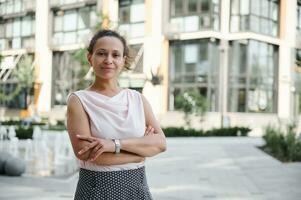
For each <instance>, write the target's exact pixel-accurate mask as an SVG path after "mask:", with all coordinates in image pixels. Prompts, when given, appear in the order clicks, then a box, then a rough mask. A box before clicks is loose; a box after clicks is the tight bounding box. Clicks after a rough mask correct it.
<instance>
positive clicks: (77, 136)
mask: <svg viewBox="0 0 301 200" xmlns="http://www.w3.org/2000/svg"><path fill="white" fill-rule="evenodd" d="M142 100H143V106H144V113H145V121H146V125H147V128H146V130H145V134H144V136H143V137H141V138H126V139H122V140H121V152H120V154H115V153H114V151H115V144H114V143H113V141H112V140H109V139H102V138H95V137H92V136H91V130H90V124H89V116H88V115H87V113H86V112H85V110H84V109H83V106H82V104H81V102H80V100H79V99H78V97H77V96H76V95H73V94H72V95H71V96H70V97H69V99H68V106H67V129H68V133H69V137H70V140H71V143H72V147H73V150H74V153H75V155H76V157H77V158H79V159H80V160H84V161H90V162H92V163H95V164H98V165H119V164H126V163H138V162H142V161H143V160H144V159H145V157H151V156H154V155H157V154H158V153H160V152H163V151H165V150H166V141H165V136H164V133H163V131H162V129H161V128H160V125H159V123H158V122H157V120H156V119H155V117H154V114H153V112H152V109H151V106H150V104H149V103H148V101H147V100H146V98H145V97H144V96H142Z"/></svg>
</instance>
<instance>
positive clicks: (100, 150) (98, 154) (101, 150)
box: [90, 148, 104, 161]
mask: <svg viewBox="0 0 301 200" xmlns="http://www.w3.org/2000/svg"><path fill="white" fill-rule="evenodd" d="M103 152H104V149H103V148H100V149H98V151H97V152H96V154H95V156H94V157H93V158H92V159H90V161H94V160H96V158H97V157H98V156H100V155H101V154H102V153H103Z"/></svg>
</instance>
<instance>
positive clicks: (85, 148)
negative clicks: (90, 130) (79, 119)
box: [78, 141, 98, 155]
mask: <svg viewBox="0 0 301 200" xmlns="http://www.w3.org/2000/svg"><path fill="white" fill-rule="evenodd" d="M97 144H98V142H97V141H94V142H92V143H90V144H89V145H87V146H85V147H84V148H83V149H81V150H80V151H79V152H78V154H79V155H81V154H84V153H86V152H87V151H88V150H89V149H92V148H94V147H95V146H96V145H97Z"/></svg>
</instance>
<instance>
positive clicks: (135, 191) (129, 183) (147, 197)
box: [74, 167, 152, 200]
mask: <svg viewBox="0 0 301 200" xmlns="http://www.w3.org/2000/svg"><path fill="white" fill-rule="evenodd" d="M74 199H75V200H86V199H87V200H92V199H93V200H100V199H101V200H102V199H103V200H152V196H151V194H150V192H149V188H148V185H147V181H146V175H145V167H141V168H138V169H131V170H123V171H108V172H99V171H90V170H87V169H82V168H81V169H80V171H79V180H78V184H77V188H76V192H75V197H74Z"/></svg>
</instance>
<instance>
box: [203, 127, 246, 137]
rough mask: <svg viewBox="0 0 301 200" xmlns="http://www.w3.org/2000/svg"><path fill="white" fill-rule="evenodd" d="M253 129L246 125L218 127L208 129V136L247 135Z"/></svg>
mask: <svg viewBox="0 0 301 200" xmlns="http://www.w3.org/2000/svg"><path fill="white" fill-rule="evenodd" d="M250 131H251V129H249V128H246V127H229V128H218V129H212V130H208V131H206V133H205V134H206V135H208V136H247V135H248V132H250Z"/></svg>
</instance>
